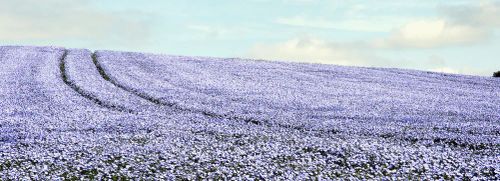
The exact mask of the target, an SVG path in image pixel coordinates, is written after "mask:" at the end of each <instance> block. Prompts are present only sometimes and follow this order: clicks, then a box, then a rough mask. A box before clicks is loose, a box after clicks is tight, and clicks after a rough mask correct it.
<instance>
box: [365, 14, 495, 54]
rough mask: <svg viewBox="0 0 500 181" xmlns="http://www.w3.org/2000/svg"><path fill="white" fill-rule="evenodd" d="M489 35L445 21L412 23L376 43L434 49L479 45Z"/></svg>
mask: <svg viewBox="0 0 500 181" xmlns="http://www.w3.org/2000/svg"><path fill="white" fill-rule="evenodd" d="M488 35H489V32H488V31H487V30H484V29H482V28H478V27H473V26H469V25H463V24H454V23H450V22H449V21H446V20H444V19H436V20H420V21H414V22H410V23H408V24H406V25H404V26H402V27H400V28H399V29H397V30H396V31H394V32H393V33H392V34H391V35H390V36H389V37H387V38H384V39H381V40H377V41H375V46H377V47H397V48H401V47H403V48H434V47H439V46H446V45H463V44H471V43H477V42H479V41H482V40H484V39H485V38H486V37H487V36H488Z"/></svg>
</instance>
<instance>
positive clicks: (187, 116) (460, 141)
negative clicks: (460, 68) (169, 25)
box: [0, 46, 500, 180]
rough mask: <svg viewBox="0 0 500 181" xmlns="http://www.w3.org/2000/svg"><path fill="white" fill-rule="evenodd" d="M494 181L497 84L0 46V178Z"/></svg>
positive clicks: (410, 73)
mask: <svg viewBox="0 0 500 181" xmlns="http://www.w3.org/2000/svg"><path fill="white" fill-rule="evenodd" d="M80 178H83V179H90V180H101V179H106V180H107V179H112V180H121V179H125V180H128V179H132V180H138V179H144V180H154V179H167V180H185V179H187V180H198V179H227V180H283V179H290V180H305V179H318V180H337V179H350V180H358V179H359V180H367V179H377V180H379V179H386V180H390V179H394V180H406V179H418V180H420V179H430V180H431V179H450V180H457V179H459V180H462V179H479V180H480V179H484V180H496V179H500V79H496V78H492V77H480V76H466V75H457V74H444V73H434V72H424V71H416V70H403V69H392V68H367V67H346V66H335V65H320V64H303V63H285V62H273V61H263V60H245V59H228V58H210V57H187V56H170V55H158V54H147V53H131V52H117V51H95V52H91V51H89V50H82V49H65V48H59V47H23V46H3V47H0V180H10V179H12V180H20V179H35V180H62V179H70V180H71V179H80Z"/></svg>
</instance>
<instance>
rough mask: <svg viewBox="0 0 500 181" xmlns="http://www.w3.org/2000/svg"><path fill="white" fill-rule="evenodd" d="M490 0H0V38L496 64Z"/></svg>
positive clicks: (454, 69) (387, 61)
mask: <svg viewBox="0 0 500 181" xmlns="http://www.w3.org/2000/svg"><path fill="white" fill-rule="evenodd" d="M498 19H500V1H493V0H490V1H488V0H484V1H481V0H477V1H476V0H467V1H466V0H454V1H449V0H446V1H445V0H441V1H440V0H436V1H416V0H415V1H412V0H392V1H390V0H386V1H368V0H365V1H361V0H346V1H341V0H240V1H231V0H211V1H206V0H204V1H202V0H190V1H185V0H182V1H181V0H178V1H173V0H148V1H140V0H122V1H111V0H108V1H106V0H44V1H39V0H16V1H13V0H0V44H2V45H56V46H64V47H72V48H88V49H93V50H96V49H111V50H125V51H145V52H153V53H165V54H175V55H196V56H216V57H242V58H257V59H270V60H282V61H298V62H312V63H325V64H340V65H354V66H377V67H398V68H410V69H420V70H430V71H441V72H450V73H461V74H471V75H484V76H490V75H491V74H492V72H493V71H497V70H500V34H499V29H500V21H498Z"/></svg>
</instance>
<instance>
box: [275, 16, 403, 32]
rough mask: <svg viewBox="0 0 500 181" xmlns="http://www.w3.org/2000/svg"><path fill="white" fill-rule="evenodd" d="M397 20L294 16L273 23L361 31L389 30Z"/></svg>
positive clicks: (400, 20)
mask: <svg viewBox="0 0 500 181" xmlns="http://www.w3.org/2000/svg"><path fill="white" fill-rule="evenodd" d="M381 19H383V20H381ZM397 22H402V19H400V18H379V19H376V20H375V19H371V18H368V17H358V18H351V19H344V20H329V19H326V18H322V17H315V18H311V17H305V16H294V17H282V18H277V19H276V20H275V23H277V24H282V25H288V26H297V27H307V28H321V29H337V30H349V31H361V32H385V31H388V30H391V29H392V27H393V25H394V24H395V23H397Z"/></svg>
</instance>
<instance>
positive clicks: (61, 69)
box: [59, 50, 134, 113]
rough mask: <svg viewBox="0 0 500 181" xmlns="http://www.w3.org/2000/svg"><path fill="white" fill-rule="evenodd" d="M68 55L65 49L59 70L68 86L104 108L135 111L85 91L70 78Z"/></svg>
mask: <svg viewBox="0 0 500 181" xmlns="http://www.w3.org/2000/svg"><path fill="white" fill-rule="evenodd" d="M67 56H68V50H64V53H63V55H62V56H61V58H60V60H59V70H60V72H61V78H62V80H63V82H64V83H65V84H66V85H67V86H69V87H70V88H71V89H73V90H74V91H75V92H77V93H78V94H79V95H80V96H82V97H84V98H86V99H88V100H90V101H92V102H94V103H95V104H97V105H99V106H101V107H104V108H107V109H110V110H115V111H120V112H128V113H134V111H133V110H130V109H127V108H125V107H122V106H117V105H113V104H109V103H106V102H104V101H102V100H100V99H99V98H97V97H96V96H94V95H92V94H90V93H87V92H85V91H84V90H83V89H82V88H80V87H78V86H77V85H76V84H75V83H74V82H72V81H71V80H70V79H69V78H68V74H67V72H66V57H67Z"/></svg>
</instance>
